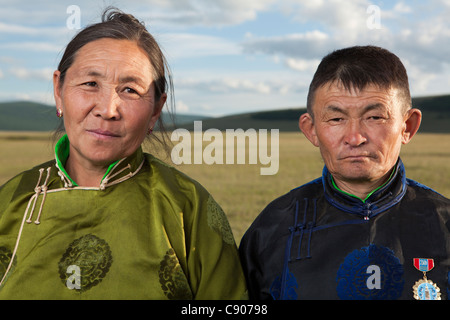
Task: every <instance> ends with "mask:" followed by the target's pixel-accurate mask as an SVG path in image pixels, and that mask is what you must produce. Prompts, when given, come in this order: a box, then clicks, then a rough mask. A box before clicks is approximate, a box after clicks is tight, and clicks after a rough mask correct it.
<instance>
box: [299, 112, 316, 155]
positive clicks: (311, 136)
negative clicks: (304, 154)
mask: <svg viewBox="0 0 450 320" xmlns="http://www.w3.org/2000/svg"><path fill="white" fill-rule="evenodd" d="M298 127H299V128H300V130H301V131H302V132H303V134H304V135H305V137H306V138H307V139H308V140H309V141H310V142H311V143H312V144H313V145H314V146H316V147H318V146H319V140H318V139H317V134H316V128H315V126H314V120H313V118H312V116H311V115H310V114H309V113H304V114H302V115H301V116H300V119H299V120H298Z"/></svg>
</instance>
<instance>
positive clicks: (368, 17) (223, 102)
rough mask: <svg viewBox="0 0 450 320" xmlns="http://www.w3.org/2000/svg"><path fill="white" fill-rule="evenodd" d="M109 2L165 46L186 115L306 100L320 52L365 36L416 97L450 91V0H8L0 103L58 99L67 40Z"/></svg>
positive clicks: (2, 1)
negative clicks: (389, 57) (397, 63)
mask: <svg viewBox="0 0 450 320" xmlns="http://www.w3.org/2000/svg"><path fill="white" fill-rule="evenodd" d="M108 5H114V6H116V7H118V8H120V9H121V10H123V11H125V12H128V13H132V14H134V15H135V16H136V17H137V18H138V19H140V20H142V21H144V22H145V24H146V26H147V28H148V29H149V31H150V32H151V33H152V34H153V35H154V36H155V38H156V39H157V40H158V42H159V43H160V45H161V46H162V48H163V50H164V52H165V53H166V56H167V59H168V61H169V64H170V66H171V69H172V73H173V79H174V83H175V96H176V106H177V112H178V113H188V114H206V115H212V116H219V115H226V114H235V113H242V112H251V111H257V110H272V109H277V108H290V107H301V106H305V104H306V92H307V88H308V85H309V82H310V81H311V78H312V75H313V73H314V71H315V69H316V67H317V65H318V63H319V61H320V59H321V58H322V57H323V56H324V55H326V54H327V53H329V52H330V51H332V50H335V49H338V48H342V47H347V46H352V45H365V44H374V45H379V46H382V47H385V48H387V49H389V50H391V51H392V52H394V53H395V54H397V55H398V56H399V57H400V58H401V59H402V61H403V62H404V64H405V66H406V68H407V70H408V73H409V77H410V85H411V93H412V95H413V96H424V95H435V94H448V93H450V22H449V21H450V20H449V18H448V17H449V16H450V0H427V1H387V0H385V1H369V0H342V1H341V0H314V1H311V0H140V1H125V0H103V1H97V0H68V1H67V0H59V1H50V0H40V1H34V0H15V1H10V0H0V8H1V10H0V101H11V100H30V101H38V102H44V103H47V104H53V103H54V102H53V94H52V91H53V88H52V82H51V78H52V73H53V71H54V69H55V68H56V66H57V64H58V62H59V59H60V58H61V56H62V53H63V50H64V47H65V45H66V44H67V43H68V42H69V41H70V39H71V38H72V37H73V36H74V35H75V34H76V32H78V31H79V30H77V29H78V28H83V27H84V26H86V25H88V24H91V23H95V22H98V21H99V17H100V15H101V12H102V10H103V9H104V8H105V7H106V6H108ZM74 6H75V7H74ZM78 22H79V23H78Z"/></svg>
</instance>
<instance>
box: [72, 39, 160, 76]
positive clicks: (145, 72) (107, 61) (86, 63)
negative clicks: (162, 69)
mask: <svg viewBox="0 0 450 320" xmlns="http://www.w3.org/2000/svg"><path fill="white" fill-rule="evenodd" d="M70 69H72V70H71V71H72V73H73V74H75V75H80V76H81V75H85V76H88V75H90V76H97V77H102V76H103V77H107V76H109V75H111V74H112V73H114V75H115V76H120V77H128V78H129V77H138V78H141V79H142V80H143V81H145V80H148V81H151V78H152V65H151V63H150V60H149V59H148V56H147V54H146V53H145V52H144V50H143V49H141V48H140V47H139V46H138V45H137V43H136V42H133V41H129V40H116V39H100V40H95V41H92V42H89V43H88V44H86V45H84V46H83V47H82V48H81V49H79V50H78V52H77V54H76V57H75V60H74V63H73V64H72V66H71V67H70V68H69V70H68V71H70Z"/></svg>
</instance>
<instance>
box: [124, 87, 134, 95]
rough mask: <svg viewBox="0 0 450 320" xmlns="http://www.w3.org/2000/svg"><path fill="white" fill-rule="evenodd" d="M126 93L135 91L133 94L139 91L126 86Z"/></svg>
mask: <svg viewBox="0 0 450 320" xmlns="http://www.w3.org/2000/svg"><path fill="white" fill-rule="evenodd" d="M124 91H125V92H126V93H133V94H137V91H136V90H134V89H132V88H125V90H124Z"/></svg>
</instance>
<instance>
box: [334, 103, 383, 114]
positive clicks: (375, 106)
mask: <svg viewBox="0 0 450 320" xmlns="http://www.w3.org/2000/svg"><path fill="white" fill-rule="evenodd" d="M377 109H385V106H384V104H382V103H373V104H369V105H367V106H365V107H363V108H362V110H361V113H366V112H369V111H372V110H377ZM325 111H328V112H339V113H342V114H348V112H347V110H345V109H343V108H341V107H338V106H335V105H332V104H330V105H328V106H326V108H325Z"/></svg>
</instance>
